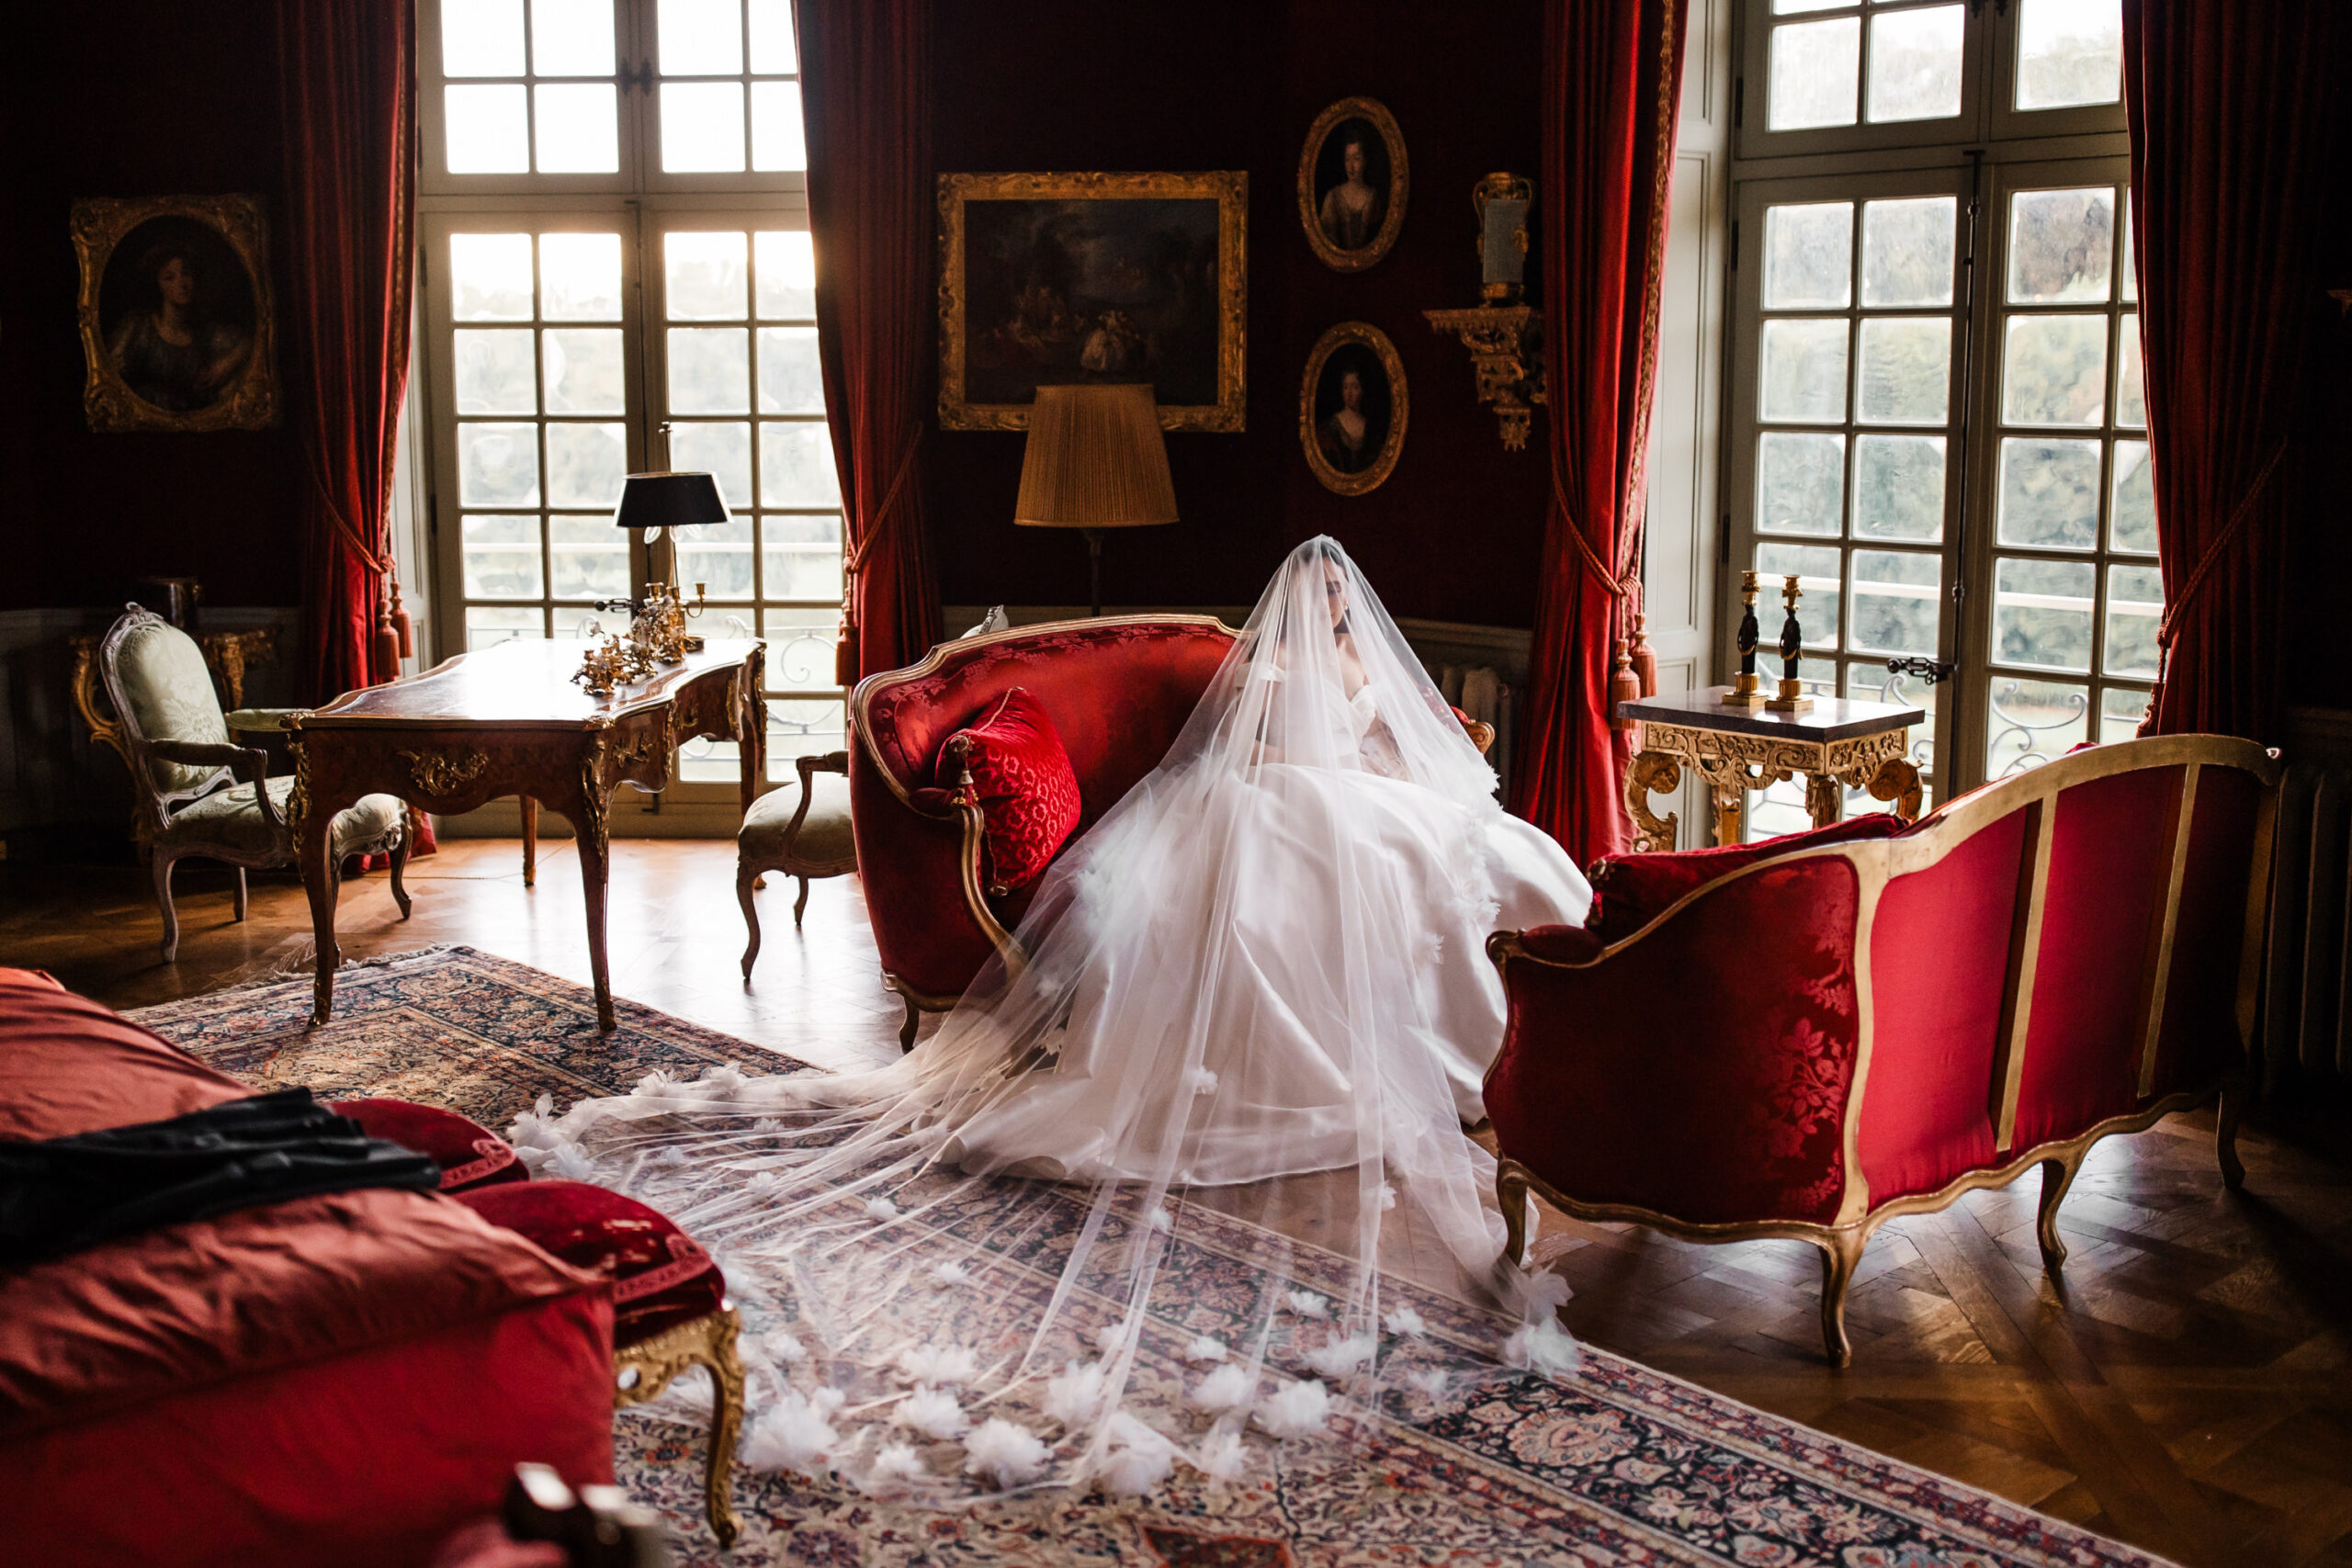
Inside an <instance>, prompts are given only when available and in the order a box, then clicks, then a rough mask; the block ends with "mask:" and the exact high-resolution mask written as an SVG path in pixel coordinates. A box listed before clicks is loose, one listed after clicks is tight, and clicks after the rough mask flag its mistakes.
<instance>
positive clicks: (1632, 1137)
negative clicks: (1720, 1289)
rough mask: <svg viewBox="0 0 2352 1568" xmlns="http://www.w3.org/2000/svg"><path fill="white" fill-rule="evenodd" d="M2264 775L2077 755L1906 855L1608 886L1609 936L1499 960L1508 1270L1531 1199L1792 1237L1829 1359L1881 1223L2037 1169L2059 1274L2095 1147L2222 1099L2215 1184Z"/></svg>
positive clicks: (1641, 878) (2216, 742)
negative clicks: (2082, 1172) (2074, 1193)
mask: <svg viewBox="0 0 2352 1568" xmlns="http://www.w3.org/2000/svg"><path fill="white" fill-rule="evenodd" d="M2277 784H2278V763H2277V761H2276V759H2275V758H2272V757H2270V756H2269V755H2267V754H2266V753H2265V752H2263V751H2262V750H2260V749H2258V748H2256V747H2255V746H2253V745H2251V744H2250V743H2248V742H2245V741H2243V740H2235V739H2225V738H2222V737H2215V736H2167V737H2162V738H2158V739H2150V740H2140V741H2131V742H2126V743H2124V744H2121V745H2116V746H2106V747H2099V748H2097V749H2094V750H2084V751H2077V752H2075V753H2072V754H2070V755H2067V756H2065V757H2063V758H2060V759H2058V760H2056V761H2052V762H2050V763H2048V764H2046V765H2044V766H2042V767H2041V768H2038V769H2035V770H2033V771H2031V772H2030V773H2024V774H2021V775H2019V776H2018V777H2015V778H2011V779H2007V780H2004V781H2000V782H1998V783H1996V784H1991V785H1988V786H1986V787H1985V788H1983V789H1981V790H1977V791H1974V792H1972V793H1971V794H1969V795H1964V796H1962V797H1960V798H1958V799H1955V800H1953V801H1951V802H1949V803H1947V804H1946V805H1945V806H1943V807H1941V808H1940V809H1939V810H1938V811H1936V812H1934V813H1933V814H1931V815H1930V816H1928V818H1923V819H1922V820H1921V821H1920V822H1919V823H1917V825H1916V826H1914V827H1912V828H1910V829H1901V830H1893V829H1889V828H1887V827H1885V826H1883V825H1876V824H1873V825H1871V826H1868V827H1864V828H1861V829H1859V830H1857V826H1856V824H1852V823H1848V824H1841V825H1840V826H1841V828H1843V829H1846V831H1843V832H1837V831H1829V830H1824V831H1820V832H1815V833H1808V834H1798V835H1793V836H1792V837H1790V838H1787V839H1781V840H1771V841H1770V842H1767V843H1764V844H1760V845H1753V846H1747V847H1746V848H1744V849H1741V850H1739V851H1736V852H1733V851H1715V852H1694V853H1690V854H1684V855H1645V856H1631V857H1626V858H1625V860H1623V861H1621V862H1618V863H1615V866H1614V868H1612V867H1611V866H1609V865H1607V864H1604V866H1603V867H1602V868H1600V870H1599V871H1598V872H1597V874H1595V876H1594V879H1593V880H1594V882H1595V884H1596V886H1600V887H1602V888H1604V889H1605V892H1604V895H1603V897H1604V902H1605V903H1606V904H1607V905H1608V906H1610V907H1609V908H1608V909H1607V913H1606V919H1605V923H1600V924H1595V925H1590V926H1588V927H1586V928H1584V929H1580V930H1577V931H1565V930H1558V929H1549V930H1537V931H1526V932H1509V931H1506V932H1498V933H1497V935H1496V937H1495V938H1494V939H1493V941H1492V942H1490V943H1489V951H1490V952H1492V953H1494V954H1495V956H1496V958H1497V961H1498V963H1499V964H1500V965H1501V967H1502V972H1503V982H1504V988H1505V990H1506V992H1507V994H1508V996H1509V998H1510V1019H1509V1023H1508V1025H1507V1028H1506V1032H1505V1035H1504V1040H1503V1045H1502V1050H1501V1052H1500V1054H1499V1055H1498V1056H1497V1058H1496V1061H1495V1064H1494V1066H1493V1068H1492V1069H1491V1071H1490V1072H1489V1074H1488V1076H1487V1112H1488V1114H1489V1115H1491V1116H1492V1117H1493V1119H1494V1126H1495V1134H1496V1136H1497V1138H1498V1141H1499V1145H1500V1153H1501V1155H1502V1166H1501V1172H1500V1175H1499V1177H1498V1192H1499V1195H1500V1196H1501V1198H1502V1201H1503V1212H1504V1218H1505V1222H1506V1224H1508V1225H1509V1226H1510V1228H1511V1231H1512V1245H1513V1247H1517V1246H1519V1245H1520V1242H1521V1237H1522V1235H1523V1227H1524V1224H1525V1222H1526V1217H1527V1215H1526V1207H1525V1194H1526V1193H1527V1192H1528V1191H1529V1190H1534V1191H1537V1192H1540V1193H1542V1194H1543V1195H1544V1196H1545V1197H1547V1198H1550V1199H1551V1200H1552V1201H1555V1203H1557V1204H1559V1205H1560V1206H1562V1207H1564V1208H1566V1209H1568V1210H1569V1211H1570V1212H1572V1213H1578V1214H1582V1215H1585V1216H1586V1217H1589V1218H1630V1219H1638V1220H1642V1221H1645V1222H1646V1223H1650V1224H1657V1225H1658V1226H1660V1227H1661V1228H1664V1229H1666V1230H1668V1231H1670V1232H1672V1233H1673V1234H1676V1235H1684V1236H1689V1237H1691V1238H1693V1239H1699V1240H1726V1239H1734V1238H1737V1237H1747V1236H1754V1235H1787V1236H1794V1237H1797V1238H1799V1239H1802V1240H1805V1241H1809V1242H1811V1243H1813V1244H1814V1245H1815V1247H1819V1248H1821V1250H1822V1253H1823V1258H1824V1267H1825V1276H1824V1280H1825V1291H1824V1298H1823V1299H1824V1320H1823V1321H1824V1331H1825V1335H1826V1337H1827V1340H1828V1343H1829V1346H1830V1351H1831V1355H1832V1357H1833V1359H1838V1360H1839V1361H1841V1362H1842V1361H1843V1359H1844V1358H1845V1356H1846V1354H1847V1350H1846V1341H1845V1331H1844V1327H1843V1323H1842V1312H1843V1302H1844V1292H1845V1287H1846V1283H1847V1282H1848V1281H1849V1280H1850V1279H1851V1276H1852V1270H1853V1266H1854V1263H1855V1261H1856V1260H1857V1259H1858V1258H1859V1257H1860V1251H1861V1247H1862V1244H1863V1243H1864V1242H1865V1241H1866V1240H1867V1238H1868V1237H1869V1235H1870V1233H1871V1229H1872V1228H1873V1227H1874V1226H1875V1225H1876V1224H1878V1223H1879V1222H1880V1220H1881V1219H1883V1217H1885V1215H1886V1214H1887V1213H1888V1212H1889V1206H1890V1205H1892V1204H1895V1203H1897V1202H1900V1201H1906V1200H1907V1201H1909V1203H1910V1205H1911V1206H1914V1207H1917V1206H1926V1207H1939V1206H1940V1205H1941V1204H1943V1203H1946V1202H1949V1201H1951V1200H1952V1199H1953V1198H1955V1197H1957V1196H1958V1195H1959V1194H1960V1192H1962V1191H1963V1190H1967V1189H1968V1188H1969V1187H1972V1186H1985V1185H1991V1184H1996V1183H2000V1182H2006V1181H2008V1180H2012V1179H2015V1178H2016V1177H2017V1176H2018V1175H2019V1174H2021V1173H2022V1172H2023V1171H2024V1170H2025V1169H2026V1168H2028V1167H2029V1166H2031V1165H2034V1164H2037V1163H2042V1164H2044V1171H2045V1185H2044V1188H2043V1202H2042V1209H2041V1224H2040V1239H2041V1246H2042V1251H2043V1256H2044V1258H2045V1259H2046V1260H2047V1262H2048V1263H2049V1265H2050V1266H2051V1267H2052V1268H2055V1267H2056V1266H2057V1264H2058V1262H2059V1261H2060V1260H2061V1259H2063V1258H2064V1246H2063V1245H2062V1244H2061V1243H2060V1241H2059V1239H2058V1235H2057V1230H2056V1213H2057V1204H2058V1201H2059V1200H2060V1199H2061V1198H2062V1197H2063V1196H2064V1192H2065V1189H2066V1185H2067V1183H2068V1182H2070V1181H2071V1180H2072V1179H2073V1172H2074V1169H2075V1168H2076V1167H2077V1166H2078V1165H2079V1164H2080V1162H2081V1159H2082V1157H2083V1155H2084V1153H2085V1151H2086V1149H2087V1148H2088V1147H2089V1145H2090V1143H2091V1142H2092V1141H2093V1140H2095V1139H2096V1138H2098V1137H2100V1136H2104V1135H2107V1134H2111V1133H2116V1132H2130V1131H2137V1130H2139V1129H2140V1128H2143V1127H2145V1126H2147V1125H2149V1124H2150V1123H2152V1122H2154V1121H2155V1120H2156V1119H2157V1118H2158V1117H2160V1116H2162V1115H2163V1114H2165V1112H2166V1111H2171V1110H2175V1109H2179V1108H2181V1107H2184V1106H2188V1105H2192V1104H2195V1103H2197V1102H2198V1101H2199V1100H2203V1099H2206V1098H2208V1097H2210V1096H2211V1095H2212V1094H2213V1093H2214V1092H2215V1091H2216V1090H2217V1089H2219V1090H2222V1091H2224V1100H2223V1106H2222V1135H2221V1158H2222V1172H2223V1176H2224V1179H2227V1180H2228V1181H2230V1182H2231V1183H2232V1184H2234V1183H2235V1181H2236V1180H2237V1179H2238V1174H2239V1173H2238V1168H2237V1163H2236V1158H2235V1156H2234V1153H2233V1151H2232V1148H2231V1137H2232V1134H2233V1128H2234V1120H2235V1102H2234V1099H2233V1093H2234V1089H2233V1086H2235V1085H2237V1084H2239V1083H2240V1081H2241V1078H2242V1075H2243V1073H2244V1071H2245V1063H2246V1050H2247V1035H2248V1032H2250V1031H2251V1029H2252V1026H2253V1006H2252V996H2253V991H2252V975H2253V972H2254V971H2253V966H2254V965H2255V964H2256V961H2257V959H2258V956H2259V938H2260V933H2261V929H2262V927H2261V919H2262V913H2263V908H2264V899H2265V897H2266V896H2267V856H2266V855H2265V854H2264V853H2263V850H2262V846H2264V845H2266V844H2267V833H2268V826H2267V824H2268V820H2269V817H2270V814H2271V812H2272V810H2273V809H2274V807H2275V804H2276V790H2277ZM1672 862H1686V863H1689V864H1690V866H1691V869H1690V870H1688V871H1685V870H1683V869H1681V868H1680V867H1679V866H1674V865H1671V864H1669V863H1672ZM1849 1150H1850V1151H1851V1156H1850V1158H1849ZM2052 1173H2054V1174H2052Z"/></svg>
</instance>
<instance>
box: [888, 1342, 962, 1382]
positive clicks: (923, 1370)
mask: <svg viewBox="0 0 2352 1568" xmlns="http://www.w3.org/2000/svg"><path fill="white" fill-rule="evenodd" d="M979 1372H980V1359H979V1358H978V1356H975V1355H974V1354H972V1352H971V1351H969V1350H967V1349H966V1348H964V1347H962V1346H961V1345H910V1346H908V1347H907V1348H905V1349H903V1350H901V1351H899V1376H900V1377H902V1378H904V1379H906V1380H907V1381H908V1382H911V1383H931V1384H933V1385H934V1386H937V1387H948V1386H952V1385H954V1384H956V1383H967V1382H971V1381H972V1380H973V1379H974V1378H976V1377H978V1376H979Z"/></svg>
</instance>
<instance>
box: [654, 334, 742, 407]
mask: <svg viewBox="0 0 2352 1568" xmlns="http://www.w3.org/2000/svg"><path fill="white" fill-rule="evenodd" d="M670 411H671V412H673V413H749V412H752V344H751V334H750V333H746V332H745V331H744V330H743V329H742V328H741V327H672V328H671V329H670Z"/></svg>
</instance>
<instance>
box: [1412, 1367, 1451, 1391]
mask: <svg viewBox="0 0 2352 1568" xmlns="http://www.w3.org/2000/svg"><path fill="white" fill-rule="evenodd" d="M1405 1382H1406V1385H1407V1386H1408V1387H1409V1388H1411V1389H1412V1390H1413V1391H1414V1392H1416V1393H1419V1394H1420V1396H1421V1397H1422V1398H1424V1399H1443V1398H1444V1397H1445V1390H1446V1385H1447V1384H1449V1383H1451V1382H1453V1379H1452V1378H1451V1377H1449V1376H1448V1375H1447V1374H1446V1371H1445V1369H1444V1368H1442V1367H1415V1368H1414V1369H1412V1370H1411V1371H1408V1372H1407V1373H1406V1374H1405Z"/></svg>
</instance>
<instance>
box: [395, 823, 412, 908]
mask: <svg viewBox="0 0 2352 1568" xmlns="http://www.w3.org/2000/svg"><path fill="white" fill-rule="evenodd" d="M407 870H408V835H407V834H406V833H402V834H401V835H400V836H399V837H397V838H395V839H394V840H392V902H393V903H395V904H398V905H399V906H400V907H401V919H403V920H405V919H408V911H409V897H408V889H407V888H406V887H405V886H401V873H403V872H405V871H407Z"/></svg>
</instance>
